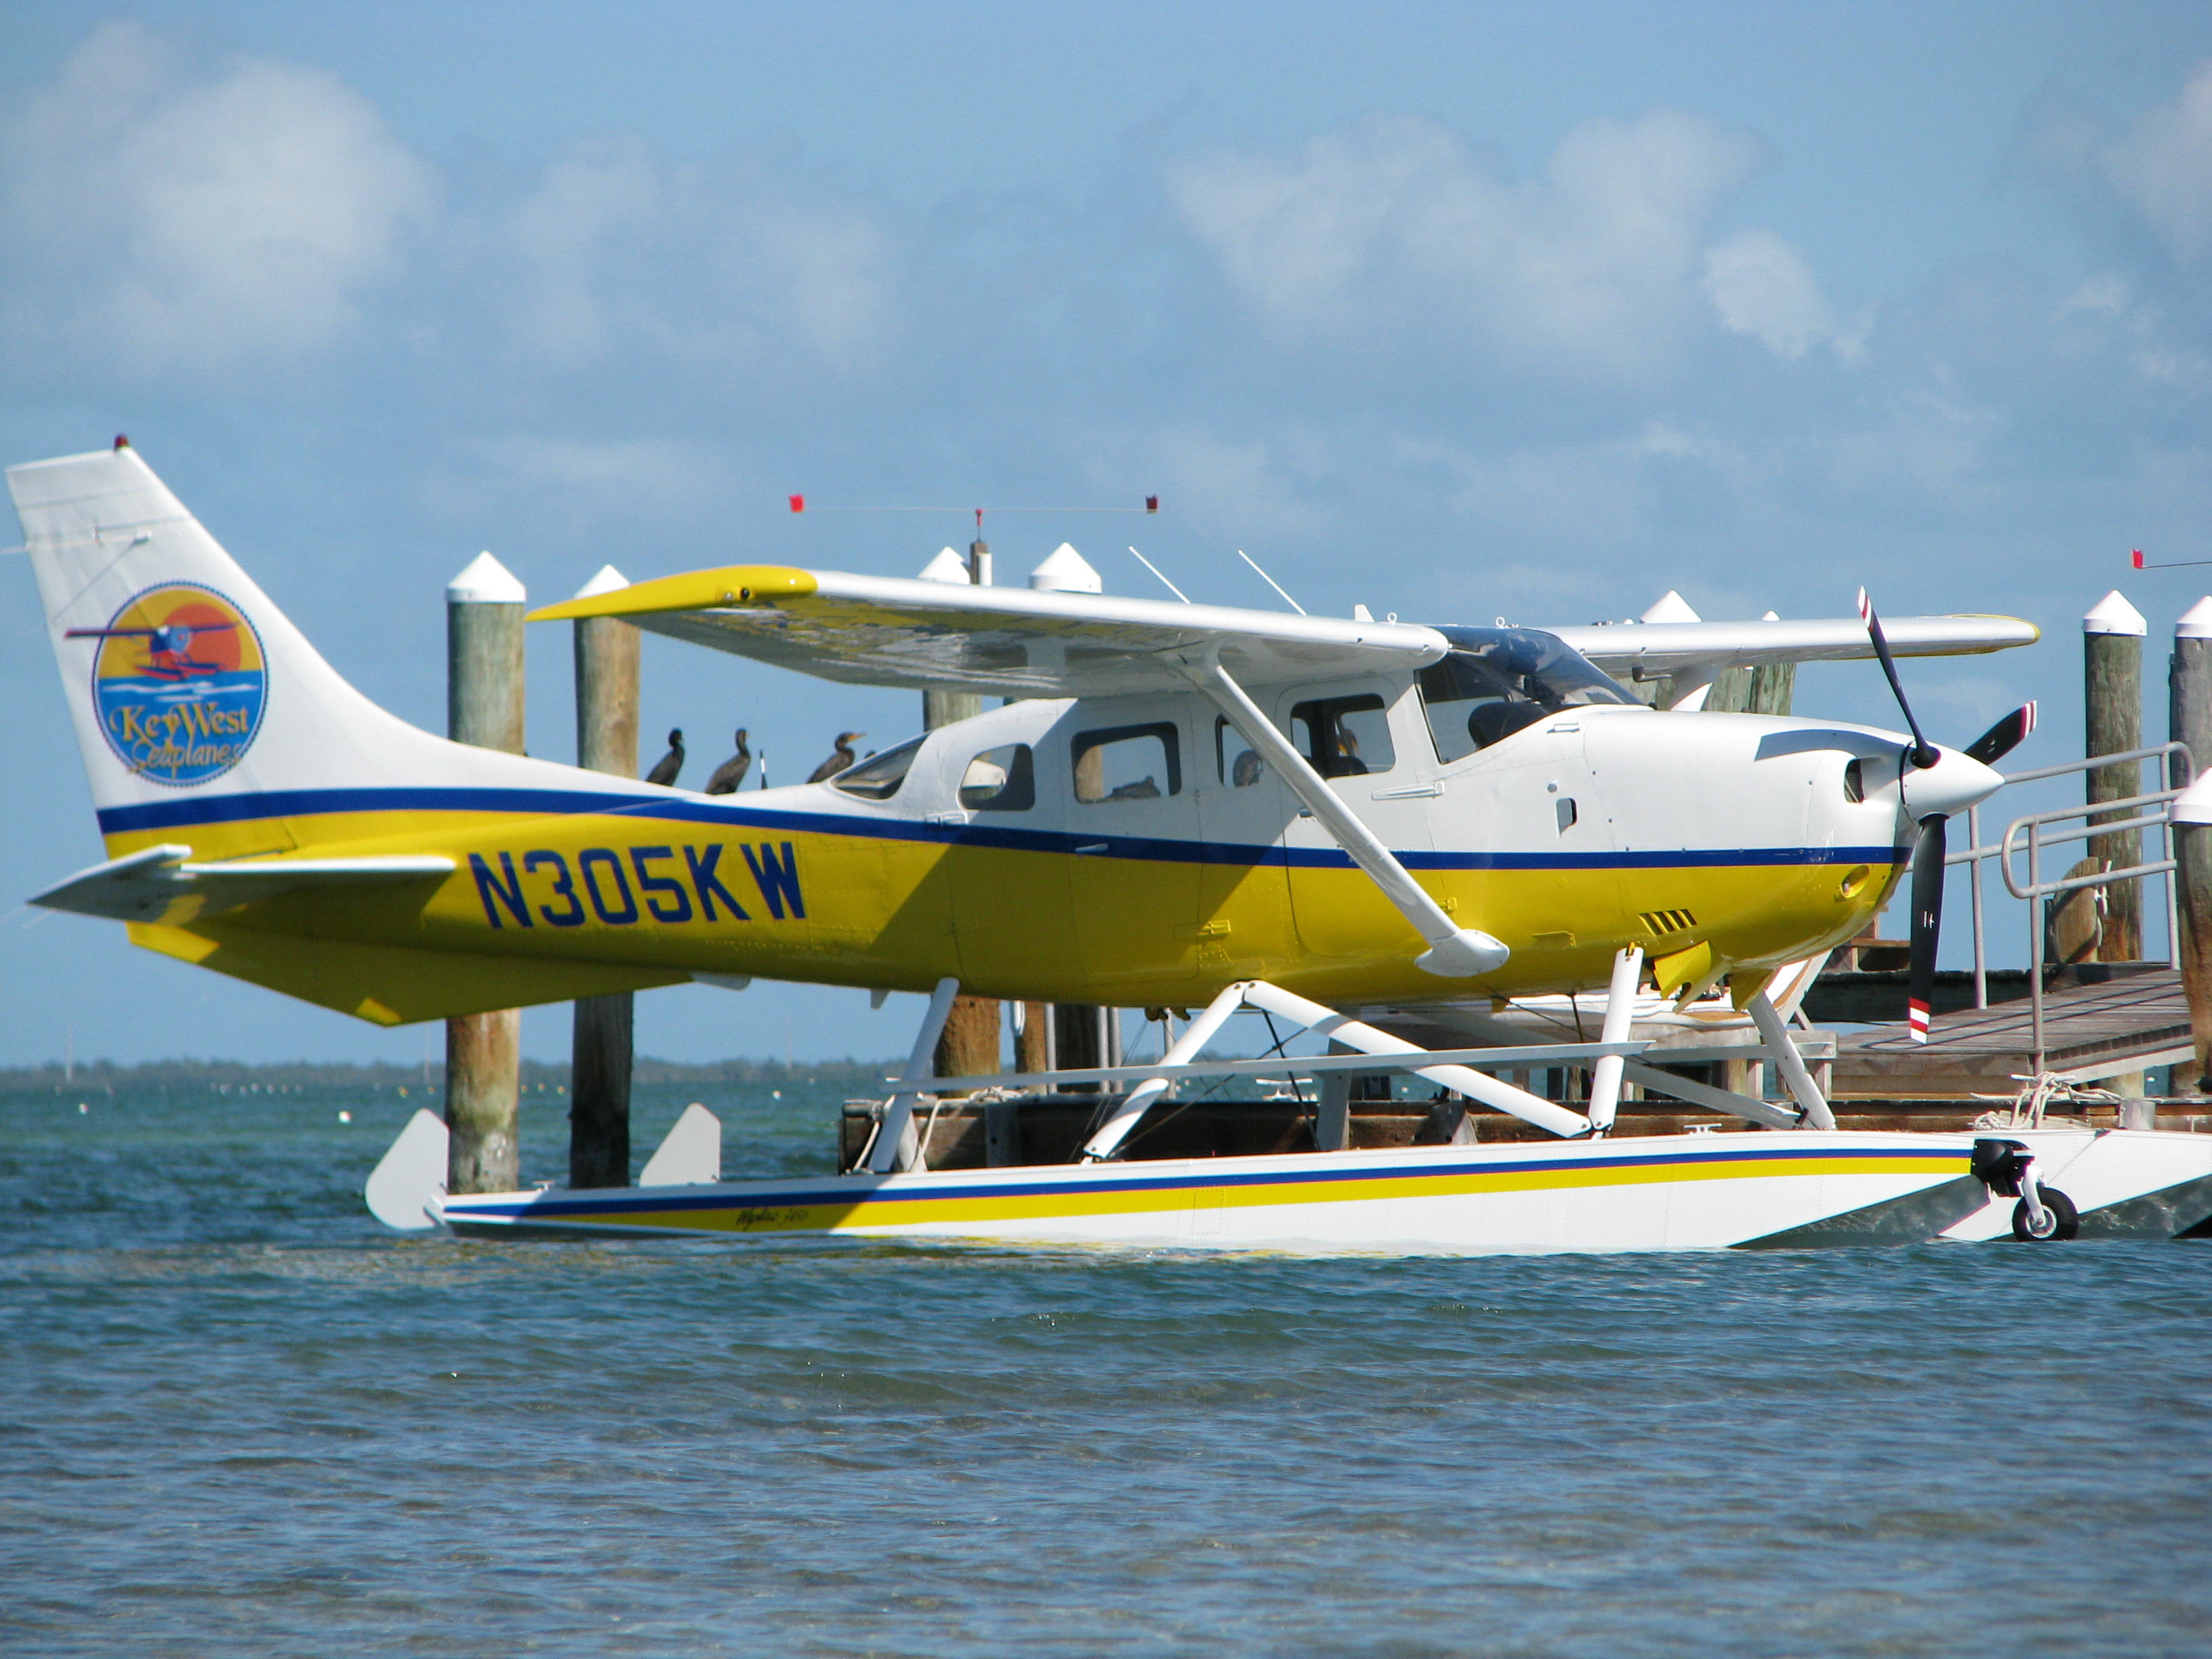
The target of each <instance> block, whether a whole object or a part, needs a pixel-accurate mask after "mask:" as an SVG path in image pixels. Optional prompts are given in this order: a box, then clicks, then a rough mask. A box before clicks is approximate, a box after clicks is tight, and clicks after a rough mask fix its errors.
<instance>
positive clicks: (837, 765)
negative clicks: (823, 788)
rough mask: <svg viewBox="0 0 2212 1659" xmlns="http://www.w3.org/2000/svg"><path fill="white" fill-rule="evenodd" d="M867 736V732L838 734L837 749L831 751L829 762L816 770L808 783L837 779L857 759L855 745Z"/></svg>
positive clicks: (824, 762) (825, 762)
mask: <svg viewBox="0 0 2212 1659" xmlns="http://www.w3.org/2000/svg"><path fill="white" fill-rule="evenodd" d="M867 735H868V734H867V733H866V732H839V733H838V734H837V746H836V749H834V750H831V751H830V754H829V759H828V760H826V761H823V763H822V764H821V765H819V766H817V767H816V768H815V769H814V775H813V776H812V777H811V778H809V779H807V782H809V783H820V782H823V781H824V780H826V779H829V778H834V777H836V775H838V774H839V773H840V772H842V771H843V770H844V769H846V768H847V767H848V766H850V765H851V764H852V763H853V762H854V759H855V757H854V753H853V745H854V744H856V743H858V742H859V741H860V739H861V738H865V737H866V736H867Z"/></svg>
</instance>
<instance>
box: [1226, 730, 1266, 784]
mask: <svg viewBox="0 0 2212 1659" xmlns="http://www.w3.org/2000/svg"><path fill="white" fill-rule="evenodd" d="M1213 767H1214V770H1215V772H1216V773H1217V774H1218V775H1219V776H1220V779H1221V781H1222V782H1224V783H1225V784H1227V785H1228V786H1229V787H1231V788H1232V789H1249V788H1250V787H1252V786H1253V785H1254V784H1255V783H1257V782H1259V781H1260V780H1261V778H1263V777H1265V776H1267V762H1265V761H1263V760H1261V758H1260V751H1259V750H1256V749H1255V748H1254V747H1253V746H1252V745H1251V744H1249V743H1247V742H1246V741H1245V740H1244V734H1243V732H1239V731H1238V730H1237V728H1236V727H1235V726H1231V724H1230V723H1229V722H1228V721H1227V720H1224V719H1221V718H1220V717H1218V716H1217V717H1216V718H1215V720H1214V722H1213Z"/></svg>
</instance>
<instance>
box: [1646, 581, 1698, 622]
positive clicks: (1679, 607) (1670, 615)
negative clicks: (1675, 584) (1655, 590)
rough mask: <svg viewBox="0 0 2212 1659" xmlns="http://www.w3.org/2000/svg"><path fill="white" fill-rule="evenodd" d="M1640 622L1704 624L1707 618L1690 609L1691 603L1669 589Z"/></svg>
mask: <svg viewBox="0 0 2212 1659" xmlns="http://www.w3.org/2000/svg"><path fill="white" fill-rule="evenodd" d="M1639 620H1641V621H1644V622H1648V623H1683V622H1703V621H1704V620H1705V618H1704V617H1700V616H1699V614H1698V613H1697V612H1696V611H1692V610H1691V609H1690V602H1689V601H1688V600H1687V599H1684V598H1683V597H1682V596H1681V595H1680V593H1677V592H1675V591H1674V589H1673V588H1671V587H1670V588H1668V590H1667V591H1666V592H1664V593H1662V594H1661V595H1660V596H1659V599H1658V601H1657V603H1656V604H1655V605H1652V607H1651V608H1650V610H1649V611H1645V612H1644V615H1643V617H1641V618H1639Z"/></svg>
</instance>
